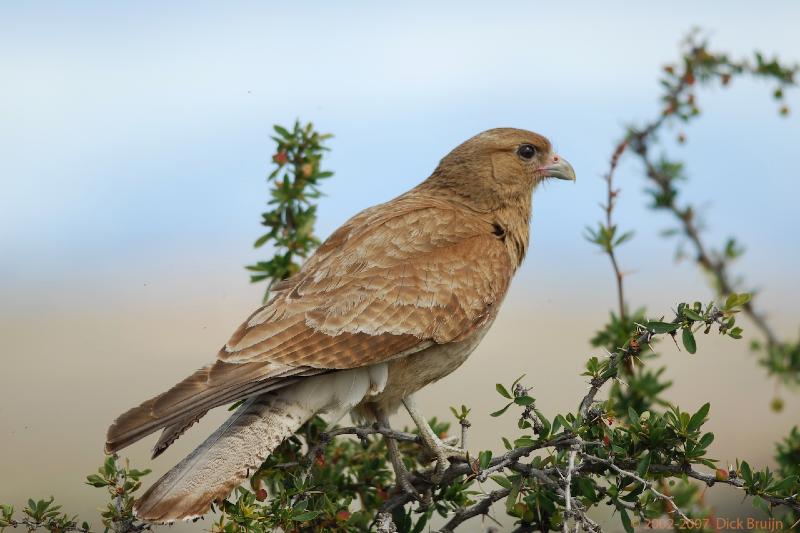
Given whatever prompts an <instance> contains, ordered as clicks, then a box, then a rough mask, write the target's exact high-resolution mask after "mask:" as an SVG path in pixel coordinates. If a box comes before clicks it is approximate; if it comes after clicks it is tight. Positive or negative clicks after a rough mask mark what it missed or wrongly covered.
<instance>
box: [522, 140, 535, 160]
mask: <svg viewBox="0 0 800 533" xmlns="http://www.w3.org/2000/svg"><path fill="white" fill-rule="evenodd" d="M517 155H519V156H520V157H521V158H522V159H533V156H535V155H536V147H535V146H533V145H532V144H523V145H520V147H519V148H517Z"/></svg>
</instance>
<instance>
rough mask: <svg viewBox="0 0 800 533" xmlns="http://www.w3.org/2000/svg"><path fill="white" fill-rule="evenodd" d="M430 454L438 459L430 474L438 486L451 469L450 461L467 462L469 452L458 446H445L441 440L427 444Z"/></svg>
mask: <svg viewBox="0 0 800 533" xmlns="http://www.w3.org/2000/svg"><path fill="white" fill-rule="evenodd" d="M425 447H426V448H427V450H428V452H429V453H430V454H431V455H432V456H433V457H434V458H435V459H436V464H435V465H434V467H433V471H432V472H431V474H430V480H431V483H433V484H434V485H438V484H439V483H441V482H442V479H443V478H444V474H445V472H447V469H448V468H450V459H458V460H461V461H466V460H467V455H468V452H467V451H466V450H463V449H461V448H458V447H456V446H451V445H449V444H445V443H444V442H442V441H441V440H439V438H436V437H434V439H431V442H430V444H429V443H428V442H425Z"/></svg>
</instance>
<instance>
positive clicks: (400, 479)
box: [394, 467, 422, 502]
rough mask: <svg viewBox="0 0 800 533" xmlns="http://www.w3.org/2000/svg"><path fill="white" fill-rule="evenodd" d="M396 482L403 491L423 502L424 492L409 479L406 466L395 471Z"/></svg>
mask: <svg viewBox="0 0 800 533" xmlns="http://www.w3.org/2000/svg"><path fill="white" fill-rule="evenodd" d="M394 477H395V483H396V484H397V488H398V489H399V490H401V491H402V492H405V493H406V494H408V495H409V496H411V497H412V498H414V499H415V500H417V501H419V502H421V501H422V494H420V493H419V491H417V489H415V488H414V485H413V484H412V483H411V481H410V480H409V478H410V475H409V473H408V470H406V468H405V467H402V468H401V469H400V470H399V471H398V470H395V473H394Z"/></svg>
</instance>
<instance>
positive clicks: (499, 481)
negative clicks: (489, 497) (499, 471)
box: [489, 475, 511, 489]
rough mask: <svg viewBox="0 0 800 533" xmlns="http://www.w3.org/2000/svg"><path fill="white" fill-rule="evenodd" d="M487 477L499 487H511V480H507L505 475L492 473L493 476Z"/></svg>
mask: <svg viewBox="0 0 800 533" xmlns="http://www.w3.org/2000/svg"><path fill="white" fill-rule="evenodd" d="M489 478H490V479H491V480H492V481H494V482H495V483H497V484H498V485H500V486H501V487H503V488H504V489H510V488H511V481H509V479H508V478H507V477H505V476H498V475H494V476H489Z"/></svg>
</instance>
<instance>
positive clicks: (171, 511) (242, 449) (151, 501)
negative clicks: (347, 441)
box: [134, 365, 386, 522]
mask: <svg viewBox="0 0 800 533" xmlns="http://www.w3.org/2000/svg"><path fill="white" fill-rule="evenodd" d="M376 366H378V367H380V366H385V365H376ZM376 370H378V368H376V367H368V368H361V369H353V370H347V371H339V372H335V373H332V374H325V375H321V376H314V377H309V378H306V379H304V380H303V381H301V382H300V383H297V384H296V385H292V386H289V387H287V388H286V389H281V390H279V391H275V392H270V393H266V394H262V395H260V396H256V397H255V398H252V399H250V400H248V401H247V402H246V403H245V404H244V405H242V406H241V407H240V408H239V409H238V410H237V411H236V412H235V413H234V414H233V415H232V416H231V417H230V418H229V419H228V420H227V421H226V422H225V423H224V424H223V425H222V426H220V427H219V429H217V430H216V431H215V432H214V433H213V434H212V435H211V436H210V437H208V438H207V439H206V440H205V442H203V443H202V444H201V445H200V446H198V447H197V448H196V449H195V450H194V451H193V452H192V453H191V454H189V455H188V456H187V457H186V458H185V459H184V460H183V461H181V462H180V463H178V464H177V465H176V466H175V467H173V468H172V470H170V471H169V472H167V473H166V474H165V475H164V476H163V477H162V478H161V479H159V480H158V481H157V482H156V483H155V484H154V485H153V486H152V487H150V489H149V490H148V491H147V492H146V493H145V494H144V495H143V496H142V497H141V499H139V500H138V501H137V502H136V505H135V507H134V512H135V513H136V515H137V516H138V517H139V518H141V519H142V520H146V521H149V522H172V521H175V520H188V519H193V518H196V517H198V516H202V515H203V514H204V513H206V512H207V511H208V509H209V507H210V505H211V503H212V502H213V501H218V500H222V499H224V498H226V497H227V496H228V495H229V494H230V492H231V491H232V490H233V489H234V488H236V487H237V486H238V485H239V484H241V483H242V482H243V481H244V480H245V479H247V477H248V476H249V474H250V473H251V472H253V471H254V470H255V469H257V468H258V467H259V466H260V465H261V463H263V462H264V460H265V459H266V458H267V457H268V456H269V454H270V453H271V452H272V451H273V450H274V449H275V448H276V447H277V446H278V445H279V444H280V443H281V442H283V440H284V439H285V438H287V437H288V436H290V435H292V434H293V433H294V432H295V431H297V429H298V428H299V427H300V426H301V425H303V423H304V422H306V421H307V420H308V419H310V418H311V417H312V416H314V415H315V414H324V415H325V418H326V419H327V420H330V421H336V420H338V419H340V418H341V417H342V416H344V415H345V414H346V413H347V412H348V411H350V410H351V409H352V408H353V407H354V406H355V405H357V404H358V403H359V402H360V401H361V400H362V399H364V397H365V396H366V395H367V394H369V393H374V391H375V389H376V388H379V389H382V388H383V385H384V384H385V380H386V369H385V368H382V369H380V370H381V371H376Z"/></svg>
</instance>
